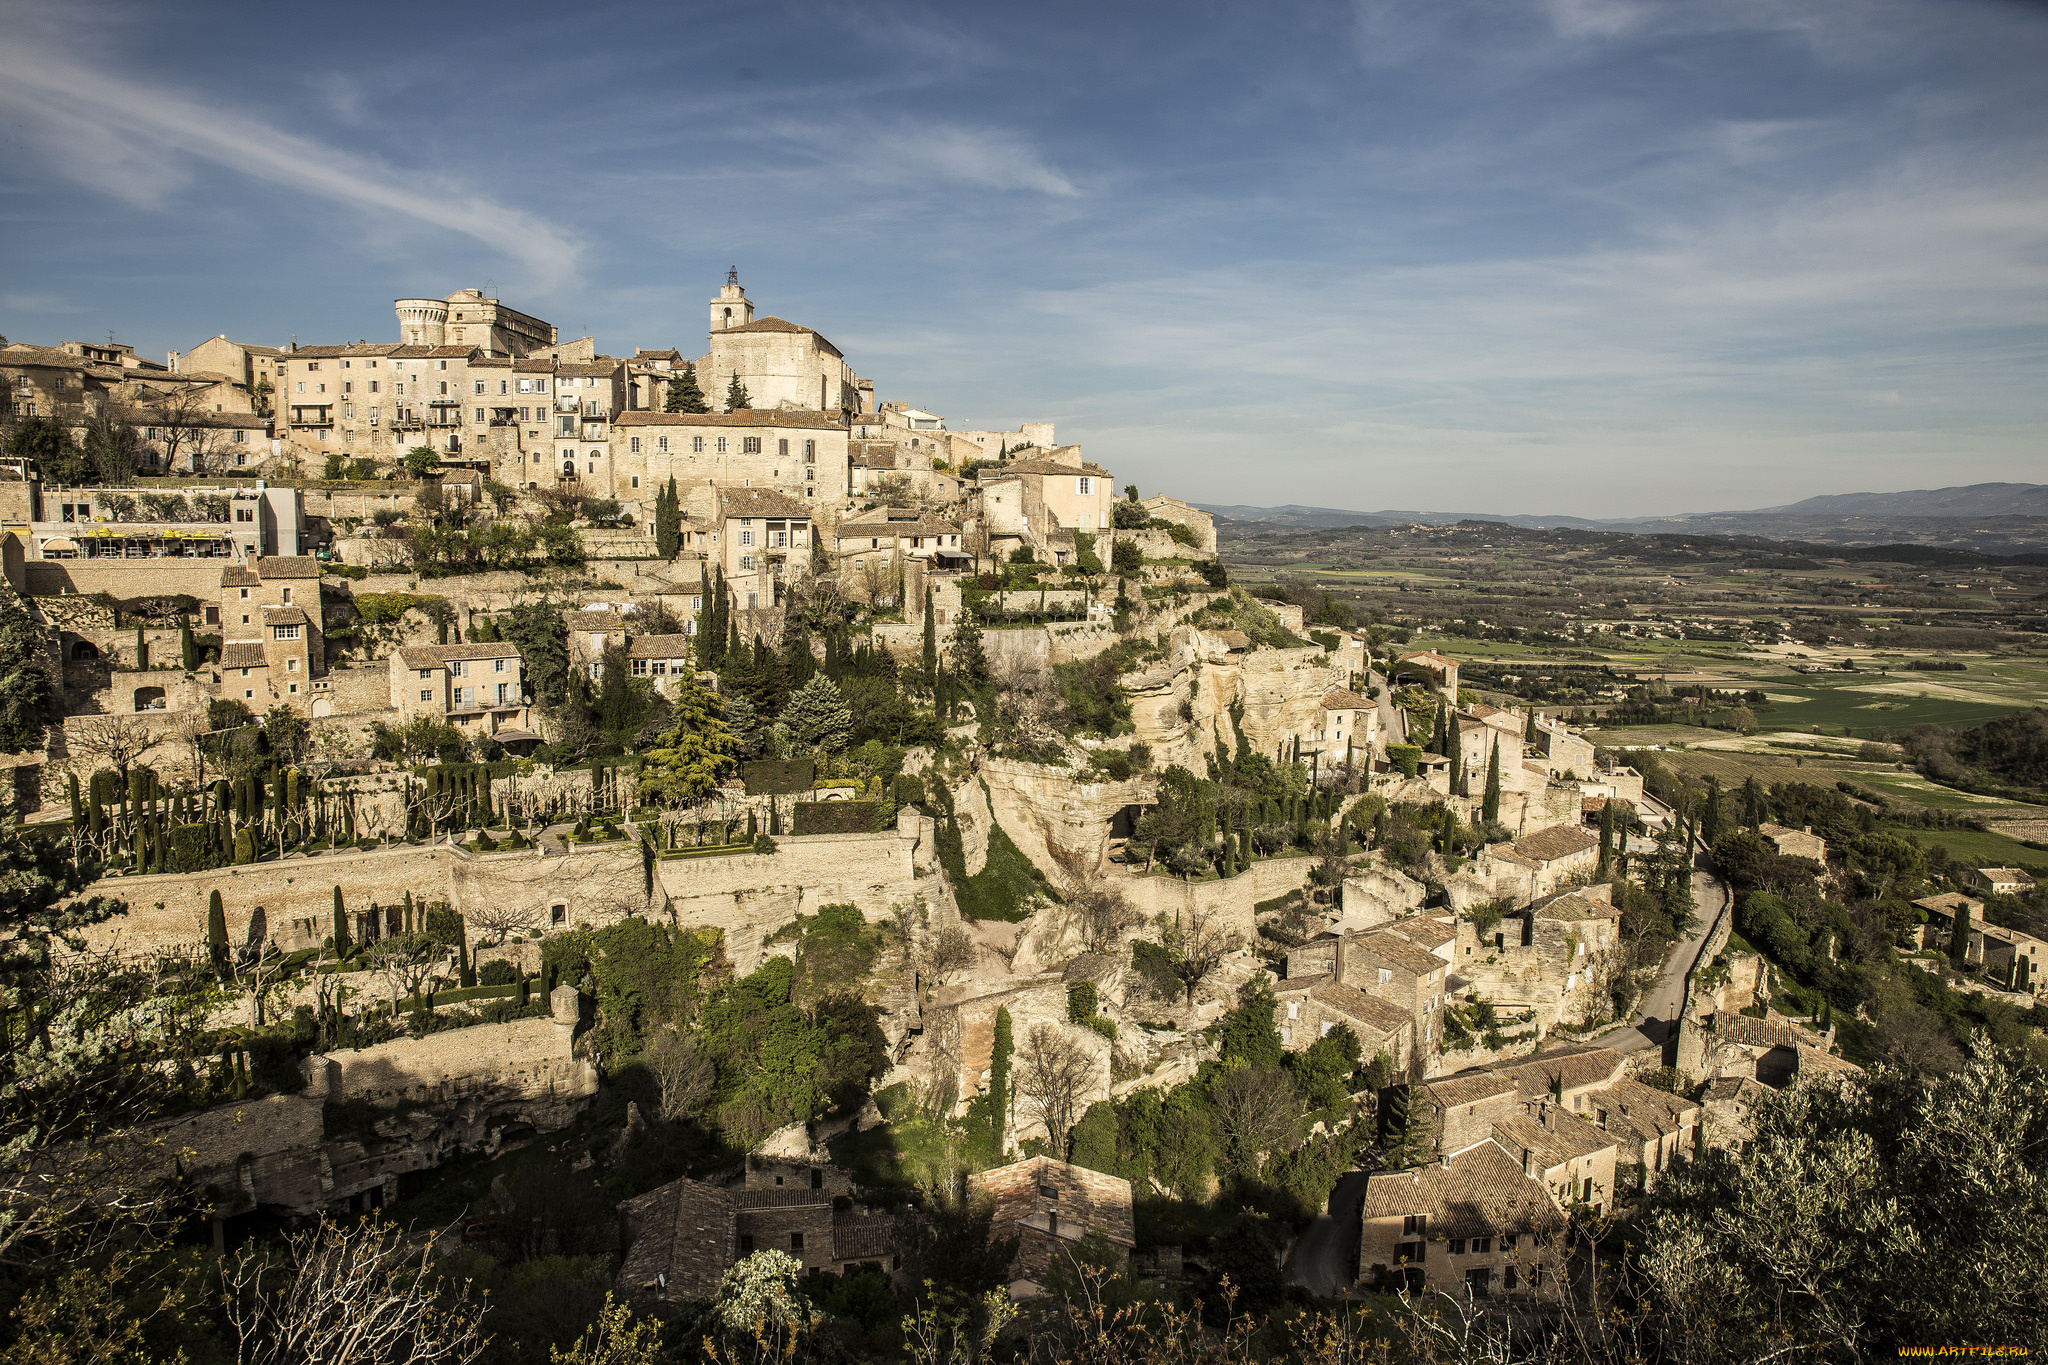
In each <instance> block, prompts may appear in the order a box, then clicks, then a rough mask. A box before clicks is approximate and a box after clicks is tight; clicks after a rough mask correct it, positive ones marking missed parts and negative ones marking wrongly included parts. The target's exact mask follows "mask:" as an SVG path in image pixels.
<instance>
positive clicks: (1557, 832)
mask: <svg viewBox="0 0 2048 1365" xmlns="http://www.w3.org/2000/svg"><path fill="white" fill-rule="evenodd" d="M1511 847H1512V848H1513V849H1514V850H1515V852H1517V853H1519V854H1521V855H1522V856H1523V857H1524V858H1534V859H1536V860H1537V861H1538V862H1545V863H1548V862H1555V861H1557V860H1558V859H1559V858H1569V857H1570V856H1571V855H1572V854H1574V853H1584V852H1586V851H1587V850H1588V849H1594V848H1598V847H1600V840H1599V837H1598V836H1597V835H1592V834H1588V833H1587V832H1586V831H1584V830H1582V829H1574V828H1573V827H1571V826H1570V825H1552V826H1551V827H1550V828H1549V829H1543V830H1538V831H1536V833H1534V834H1531V835H1530V836H1529V837H1528V838H1526V839H1517V840H1515V842H1514V843H1513V844H1512V845H1511Z"/></svg>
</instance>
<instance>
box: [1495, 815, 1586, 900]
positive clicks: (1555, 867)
mask: <svg viewBox="0 0 2048 1365" xmlns="http://www.w3.org/2000/svg"><path fill="white" fill-rule="evenodd" d="M1599 862H1600V839H1599V837H1598V836H1597V835H1594V834H1589V833H1587V832H1586V831H1585V830H1583V829H1576V828H1573V827H1572V826H1569V825H1554V826H1552V827H1551V828H1549V829H1543V830H1538V831H1537V832H1536V833H1534V834H1531V835H1528V836H1526V837H1524V838H1521V839H1517V840H1516V841H1515V842H1514V843H1512V844H1509V845H1507V846H1506V847H1505V848H1502V847H1500V846H1499V845H1494V846H1491V847H1489V848H1488V849H1487V850H1486V851H1485V852H1484V853H1483V854H1481V855H1480V857H1479V859H1478V871H1479V875H1480V876H1481V877H1482V878H1484V879H1486V880H1487V881H1489V882H1491V883H1492V884H1493V886H1494V894H1495V895H1497V896H1509V897H1513V898H1514V899H1515V900H1516V901H1517V902H1528V901H1533V900H1535V899H1537V898H1538V897H1541V896H1547V895H1549V894H1550V893H1551V892H1553V891H1556V890H1557V889H1558V888H1559V887H1561V886H1563V885H1564V883H1565V882H1566V880H1568V879H1569V878H1571V877H1572V876H1573V875H1575V874H1577V873H1582V872H1583V873H1589V874H1590V873H1591V872H1592V871H1594V869H1595V868H1596V867H1597V866H1598V865H1599Z"/></svg>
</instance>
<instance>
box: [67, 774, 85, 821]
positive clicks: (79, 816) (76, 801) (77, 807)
mask: <svg viewBox="0 0 2048 1365" xmlns="http://www.w3.org/2000/svg"><path fill="white" fill-rule="evenodd" d="M65 783H66V785H67V786H69V787H70V789H71V828H73V829H74V830H75V829H77V828H78V827H79V826H80V825H82V824H84V823H85V802H84V800H83V799H82V798H81V797H80V796H79V794H78V774H77V773H67V774H66V775H65Z"/></svg>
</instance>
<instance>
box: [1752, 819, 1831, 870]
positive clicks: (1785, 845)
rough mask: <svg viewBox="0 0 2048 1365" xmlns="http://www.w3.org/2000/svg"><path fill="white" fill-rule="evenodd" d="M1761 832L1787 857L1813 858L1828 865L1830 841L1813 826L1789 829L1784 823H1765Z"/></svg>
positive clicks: (1767, 840) (1773, 846) (1823, 864)
mask: <svg viewBox="0 0 2048 1365" xmlns="http://www.w3.org/2000/svg"><path fill="white" fill-rule="evenodd" d="M1757 832H1758V833H1759V834H1761V835H1763V837H1764V842H1766V843H1768V844H1769V845H1770V846H1771V847H1772V848H1774V849H1776V850H1777V851H1778V853H1779V854H1780V855H1781V856H1783V857H1787V858H1811V859H1812V860H1813V861H1814V862H1817V863H1819V864H1820V865H1821V866H1823V867H1825V866H1827V861H1828V842H1827V840H1825V839H1823V838H1821V837H1820V836H1819V835H1818V834H1815V833H1814V832H1813V827H1812V826H1810V825H1809V826H1808V827H1807V828H1805V829H1787V828H1786V827H1785V826H1784V825H1763V826H1761V827H1759V829H1758V831H1757Z"/></svg>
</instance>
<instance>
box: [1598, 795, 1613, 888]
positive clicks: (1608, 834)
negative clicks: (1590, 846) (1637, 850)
mask: <svg viewBox="0 0 2048 1365" xmlns="http://www.w3.org/2000/svg"><path fill="white" fill-rule="evenodd" d="M1613 860H1614V803H1613V802H1612V801H1609V802H1607V803H1606V804H1604V805H1602V806H1601V807H1600V869H1599V871H1598V872H1596V873H1594V876H1595V877H1596V878H1599V879H1603V880H1604V879H1605V877H1606V875H1607V867H1608V864H1609V863H1611V862H1613Z"/></svg>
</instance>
